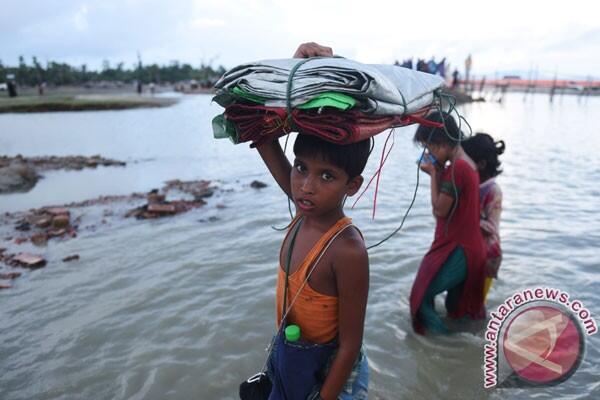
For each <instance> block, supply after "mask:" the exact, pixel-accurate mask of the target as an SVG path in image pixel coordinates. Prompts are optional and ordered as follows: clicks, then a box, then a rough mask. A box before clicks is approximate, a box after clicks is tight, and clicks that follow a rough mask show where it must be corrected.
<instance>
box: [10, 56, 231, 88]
mask: <svg viewBox="0 0 600 400" xmlns="http://www.w3.org/2000/svg"><path fill="white" fill-rule="evenodd" d="M224 72H225V68H224V67H223V66H220V67H218V68H216V69H213V67H212V66H211V65H204V64H202V65H200V67H199V68H194V67H193V66H192V65H190V64H180V63H179V62H177V61H173V62H171V63H170V64H169V65H158V64H150V65H142V63H141V61H139V62H138V63H137V65H133V66H132V68H130V69H127V68H125V65H124V63H122V62H119V63H117V64H116V65H114V66H111V65H110V63H109V62H108V61H107V60H105V61H104V62H103V63H102V70H101V71H92V70H89V69H88V68H87V65H86V64H83V65H81V66H71V65H69V64H66V63H58V62H54V61H48V62H47V63H46V66H45V67H44V66H43V65H42V64H40V62H39V61H38V59H37V58H36V57H33V58H32V63H31V65H28V64H27V62H26V61H25V59H24V58H23V57H22V56H21V57H19V65H18V66H16V67H11V66H6V65H4V64H3V63H2V61H0V82H3V81H4V80H5V78H6V75H7V74H14V75H15V80H16V82H17V84H18V85H20V86H36V85H38V84H41V83H43V82H46V83H47V84H49V85H55V86H64V85H86V84H91V83H94V82H101V81H114V82H124V83H129V82H133V81H141V82H142V83H150V82H155V83H167V82H169V83H174V82H180V81H186V80H191V79H194V80H196V81H197V82H198V83H199V84H200V85H201V86H204V87H209V86H212V85H213V84H214V82H215V81H216V80H217V79H218V78H219V77H220V76H221V75H223V73H224Z"/></svg>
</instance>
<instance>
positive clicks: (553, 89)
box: [550, 74, 556, 103]
mask: <svg viewBox="0 0 600 400" xmlns="http://www.w3.org/2000/svg"><path fill="white" fill-rule="evenodd" d="M555 91H556V74H554V81H553V82H552V87H551V88H550V103H552V99H553V98H554V92H555Z"/></svg>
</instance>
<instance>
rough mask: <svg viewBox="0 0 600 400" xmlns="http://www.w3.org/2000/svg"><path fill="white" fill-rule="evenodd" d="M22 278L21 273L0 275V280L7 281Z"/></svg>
mask: <svg viewBox="0 0 600 400" xmlns="http://www.w3.org/2000/svg"><path fill="white" fill-rule="evenodd" d="M20 276H21V273H20V272H5V273H0V279H5V280H12V279H17V278H18V277H20Z"/></svg>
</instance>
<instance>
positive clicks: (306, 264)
mask: <svg viewBox="0 0 600 400" xmlns="http://www.w3.org/2000/svg"><path fill="white" fill-rule="evenodd" d="M351 224H352V219H350V218H348V217H344V218H341V219H340V220H339V221H337V222H336V223H335V224H334V225H333V226H332V227H331V228H329V230H328V231H327V232H325V233H324V234H323V236H321V238H319V240H318V241H317V243H315V245H314V246H313V248H312V249H311V250H310V251H309V253H308V254H307V255H306V257H305V258H304V261H303V262H302V266H301V267H300V269H301V270H302V271H301V272H300V273H301V274H305V272H306V270H308V269H309V268H310V267H311V265H314V264H315V260H316V259H317V258H320V256H321V254H322V253H324V251H325V247H326V246H327V244H328V243H330V242H331V240H332V238H333V237H335V236H337V235H338V233H339V232H341V231H342V230H344V229H346V227H347V226H349V225H351Z"/></svg>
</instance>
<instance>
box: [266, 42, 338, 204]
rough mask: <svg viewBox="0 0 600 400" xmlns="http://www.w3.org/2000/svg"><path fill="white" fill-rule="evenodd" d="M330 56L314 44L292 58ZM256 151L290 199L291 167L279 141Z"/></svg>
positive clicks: (305, 47)
mask: <svg viewBox="0 0 600 400" xmlns="http://www.w3.org/2000/svg"><path fill="white" fill-rule="evenodd" d="M332 56H333V50H331V47H327V46H321V45H320V44H318V43H315V42H308V43H302V44H301V45H300V46H298V49H296V52H295V53H294V58H310V57H332ZM257 149H258V153H259V154H260V156H261V157H262V159H263V161H264V162H265V164H267V168H269V171H271V175H273V178H275V181H277V183H278V184H279V187H281V189H282V190H283V191H284V193H285V194H286V195H287V196H288V197H292V189H291V184H290V172H291V171H292V166H291V164H290V162H289V161H288V159H287V157H286V156H285V154H284V153H283V149H282V148H281V145H280V144H279V140H277V139H275V140H272V141H269V142H267V143H264V144H262V145H260V146H258V147H257Z"/></svg>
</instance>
